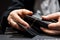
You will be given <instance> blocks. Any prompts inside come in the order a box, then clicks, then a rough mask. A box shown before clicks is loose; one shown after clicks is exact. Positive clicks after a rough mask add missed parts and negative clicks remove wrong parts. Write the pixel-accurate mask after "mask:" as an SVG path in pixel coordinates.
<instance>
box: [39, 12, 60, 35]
mask: <svg viewBox="0 0 60 40" xmlns="http://www.w3.org/2000/svg"><path fill="white" fill-rule="evenodd" d="M42 18H43V19H45V20H52V19H56V20H58V21H57V22H56V23H51V24H49V25H48V28H49V29H47V28H43V27H41V28H40V29H41V30H42V31H43V32H45V33H47V34H50V35H59V34H60V12H57V13H53V14H49V15H47V16H42Z"/></svg>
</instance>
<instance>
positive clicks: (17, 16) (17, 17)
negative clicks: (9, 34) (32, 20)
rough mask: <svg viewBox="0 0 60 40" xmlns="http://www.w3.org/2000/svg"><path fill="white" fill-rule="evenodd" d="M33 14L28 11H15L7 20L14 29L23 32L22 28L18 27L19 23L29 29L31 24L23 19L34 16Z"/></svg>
mask: <svg viewBox="0 0 60 40" xmlns="http://www.w3.org/2000/svg"><path fill="white" fill-rule="evenodd" d="M32 14H33V12H32V11H29V10H26V9H18V10H13V11H12V12H10V14H9V16H8V18H7V20H8V24H9V25H11V26H12V27H13V28H16V29H19V30H23V29H22V28H20V27H19V26H18V24H17V23H16V22H18V23H20V24H22V25H24V26H25V27H26V28H29V27H30V26H29V24H28V23H27V22H25V21H24V20H23V19H22V18H24V17H25V16H26V15H32Z"/></svg>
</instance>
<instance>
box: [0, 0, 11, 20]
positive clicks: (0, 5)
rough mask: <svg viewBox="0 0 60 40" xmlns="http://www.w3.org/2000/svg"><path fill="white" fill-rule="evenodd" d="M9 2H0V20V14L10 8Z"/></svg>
mask: <svg viewBox="0 0 60 40" xmlns="http://www.w3.org/2000/svg"><path fill="white" fill-rule="evenodd" d="M10 3H11V0H0V20H1V16H2V14H3V13H4V12H5V11H6V10H7V8H8V6H10Z"/></svg>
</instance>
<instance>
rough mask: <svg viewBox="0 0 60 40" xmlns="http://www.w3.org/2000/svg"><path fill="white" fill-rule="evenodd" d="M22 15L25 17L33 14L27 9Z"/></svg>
mask: <svg viewBox="0 0 60 40" xmlns="http://www.w3.org/2000/svg"><path fill="white" fill-rule="evenodd" d="M22 13H23V14H24V15H32V14H33V12H32V11H29V10H26V9H23V10H22Z"/></svg>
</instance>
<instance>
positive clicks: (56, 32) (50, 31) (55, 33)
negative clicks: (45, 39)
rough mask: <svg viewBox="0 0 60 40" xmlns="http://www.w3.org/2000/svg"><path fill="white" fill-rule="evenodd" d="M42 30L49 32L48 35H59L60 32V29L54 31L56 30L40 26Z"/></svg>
mask: <svg viewBox="0 0 60 40" xmlns="http://www.w3.org/2000/svg"><path fill="white" fill-rule="evenodd" d="M40 29H41V30H42V31H43V32H45V33H47V34H49V35H59V34H60V31H56V30H49V29H46V28H43V27H41V28H40Z"/></svg>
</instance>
